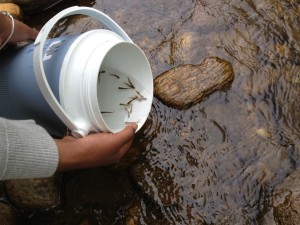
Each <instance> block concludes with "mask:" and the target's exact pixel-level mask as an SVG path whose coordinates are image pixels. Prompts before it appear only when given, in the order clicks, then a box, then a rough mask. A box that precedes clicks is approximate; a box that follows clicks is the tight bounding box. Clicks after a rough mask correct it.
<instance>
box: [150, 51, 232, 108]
mask: <svg viewBox="0 0 300 225" xmlns="http://www.w3.org/2000/svg"><path fill="white" fill-rule="evenodd" d="M233 77H234V73H233V68H232V66H231V64H229V63H228V62H226V61H224V60H222V59H220V58H217V57H208V58H205V59H204V60H203V61H202V63H201V64H199V65H183V66H179V67H175V68H173V69H171V70H169V71H167V72H165V73H162V74H161V75H159V76H158V77H156V79H155V80H154V87H155V88H154V95H155V96H156V97H157V98H158V99H159V100H161V101H162V102H163V103H164V104H166V105H168V106H171V107H174V108H177V109H187V108H189V107H191V106H193V105H195V104H197V103H199V102H200V101H202V100H203V99H204V98H205V97H207V96H208V95H209V94H211V93H213V92H215V91H220V90H222V89H223V88H224V87H225V86H226V85H228V84H229V83H230V82H231V81H232V80H233Z"/></svg>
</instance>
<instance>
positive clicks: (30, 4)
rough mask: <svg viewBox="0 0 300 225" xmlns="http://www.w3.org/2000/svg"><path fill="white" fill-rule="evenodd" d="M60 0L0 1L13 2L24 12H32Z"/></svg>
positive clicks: (0, 0) (60, 0) (0, 1)
mask: <svg viewBox="0 0 300 225" xmlns="http://www.w3.org/2000/svg"><path fill="white" fill-rule="evenodd" d="M60 2H62V0H47V1H40V0H0V3H14V4H17V5H19V6H21V8H22V9H23V10H24V11H26V12H34V11H41V10H45V9H47V8H49V7H51V6H54V5H56V4H58V3H60Z"/></svg>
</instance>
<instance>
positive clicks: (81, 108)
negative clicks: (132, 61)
mask: <svg viewBox="0 0 300 225" xmlns="http://www.w3.org/2000/svg"><path fill="white" fill-rule="evenodd" d="M95 41H98V43H97V45H95V44H94V43H95ZM121 41H123V40H122V38H121V37H119V36H117V35H116V34H115V33H113V32H112V31H109V30H103V29H99V30H92V31H88V32H86V33H84V34H82V35H80V36H79V37H78V39H77V40H76V41H74V43H73V44H72V46H71V47H70V48H69V51H68V52H67V54H66V56H65V59H64V62H63V66H62V69H61V75H60V84H59V86H60V100H61V105H62V107H63V108H64V110H65V112H66V113H67V114H68V116H69V117H70V118H71V119H72V121H74V122H75V123H76V124H79V125H80V128H81V129H83V130H85V132H87V133H89V132H91V131H109V130H108V129H106V128H105V127H103V124H101V123H100V124H95V123H94V122H93V121H91V120H90V115H91V113H92V112H91V111H90V104H91V102H90V101H88V100H89V98H87V97H86V96H85V95H86V94H87V93H88V92H89V91H90V89H89V86H87V87H86V85H87V82H86V80H87V79H89V77H90V76H91V75H93V74H94V73H95V74H97V72H96V71H98V69H99V68H98V66H97V65H98V64H99V61H101V57H104V56H105V52H106V51H108V50H109V48H110V47H109V46H110V45H111V44H114V43H117V42H121ZM99 48H100V49H101V54H99V55H98V60H97V61H95V62H94V63H93V64H91V63H89V62H90V61H91V60H93V54H94V52H95V51H96V50H97V49H99ZM105 48H107V49H106V50H105ZM83 52H84V54H82V53H83ZM88 70H89V71H88ZM84 90H86V91H84ZM87 101H88V102H87Z"/></svg>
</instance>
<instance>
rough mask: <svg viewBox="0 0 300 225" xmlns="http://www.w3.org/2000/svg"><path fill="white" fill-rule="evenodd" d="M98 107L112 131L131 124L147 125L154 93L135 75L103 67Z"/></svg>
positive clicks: (99, 78)
mask: <svg viewBox="0 0 300 225" xmlns="http://www.w3.org/2000/svg"><path fill="white" fill-rule="evenodd" d="M97 95H98V104H99V108H100V110H101V115H102V117H103V119H104V121H105V123H106V124H107V125H108V127H110V128H111V129H112V130H114V131H117V130H120V129H122V128H123V127H125V126H126V124H128V123H132V122H134V123H137V124H138V125H139V124H143V123H144V121H145V120H146V118H147V115H148V113H149V110H150V109H149V107H151V104H149V101H152V98H151V94H150V93H149V92H148V91H147V90H146V89H145V88H144V86H143V85H142V84H141V83H140V82H139V81H138V80H137V79H135V78H134V77H133V76H132V75H130V74H126V73H124V72H120V71H117V70H115V69H112V68H108V67H103V68H101V70H100V71H99V76H98V93H97Z"/></svg>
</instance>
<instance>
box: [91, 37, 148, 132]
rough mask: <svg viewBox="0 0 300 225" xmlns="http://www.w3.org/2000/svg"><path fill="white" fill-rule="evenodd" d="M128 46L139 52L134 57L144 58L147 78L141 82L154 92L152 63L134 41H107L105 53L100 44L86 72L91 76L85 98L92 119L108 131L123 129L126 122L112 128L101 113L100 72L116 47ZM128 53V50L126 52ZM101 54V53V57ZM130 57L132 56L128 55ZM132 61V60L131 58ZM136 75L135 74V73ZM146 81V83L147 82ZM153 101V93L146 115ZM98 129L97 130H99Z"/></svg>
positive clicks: (143, 120) (141, 120)
mask: <svg viewBox="0 0 300 225" xmlns="http://www.w3.org/2000/svg"><path fill="white" fill-rule="evenodd" d="M124 46H125V47H127V48H129V49H131V50H132V51H133V52H135V53H137V54H134V55H133V56H132V57H135V58H139V59H141V60H142V63H143V64H144V65H143V74H142V75H144V79H146V82H141V83H142V84H143V87H144V88H145V89H146V90H147V91H148V92H149V93H153V78H152V72H151V67H150V64H149V62H148V60H147V57H146V55H145V54H144V52H143V51H142V50H141V49H140V48H139V47H138V46H137V45H136V44H134V43H131V42H111V43H109V44H108V43H106V46H105V49H106V50H107V51H105V52H106V54H105V55H103V54H101V52H102V51H103V48H101V47H102V46H98V48H97V49H95V51H94V52H93V55H91V57H90V60H89V62H88V63H87V65H86V71H85V73H86V74H90V76H87V80H86V83H85V88H86V90H85V92H86V97H87V99H86V100H85V101H86V102H88V103H89V106H88V109H89V115H90V116H91V118H90V119H91V120H92V121H93V123H94V125H95V126H96V127H97V128H98V129H99V127H102V130H103V129H104V131H106V132H112V133H115V132H118V131H120V130H122V129H124V128H125V126H126V124H125V123H124V121H120V126H119V128H112V127H111V126H110V125H109V124H108V123H107V121H106V120H105V119H104V118H103V116H102V113H101V106H100V105H99V99H98V91H99V86H98V82H97V81H98V74H99V72H100V71H101V70H102V68H103V66H105V65H103V64H104V62H105V60H106V58H107V57H108V55H109V54H110V53H111V52H112V51H114V50H115V49H118V48H122V47H124ZM126 53H127V52H126ZM118 54H125V52H124V51H123V52H120V51H119V52H118ZM99 55H101V56H100V57H99ZM128 58H130V57H129V56H128ZM97 60H98V62H100V63H99V67H92V65H93V64H94V63H95V62H96V61H97ZM129 61H130V60H129ZM128 66H129V67H133V66H134V65H128ZM134 75H135V74H134ZM137 80H139V77H137ZM145 83H146V84H145ZM152 101H153V95H151V96H150V97H149V98H148V99H147V103H148V105H147V109H143V110H146V111H145V113H144V114H145V115H148V114H149V113H150V110H151V105H152ZM146 120H147V116H144V118H140V121H139V122H138V123H137V124H138V128H137V130H136V132H137V131H139V130H140V129H141V127H142V126H143V124H144V123H145V122H146ZM98 129H97V130H98Z"/></svg>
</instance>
